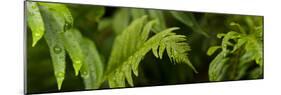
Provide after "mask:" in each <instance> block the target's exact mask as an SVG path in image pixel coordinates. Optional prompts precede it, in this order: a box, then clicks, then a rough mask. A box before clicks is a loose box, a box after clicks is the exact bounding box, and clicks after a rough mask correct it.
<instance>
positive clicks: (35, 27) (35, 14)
mask: <svg viewBox="0 0 281 95" xmlns="http://www.w3.org/2000/svg"><path fill="white" fill-rule="evenodd" d="M26 4H27V5H26V6H27V24H28V26H29V27H30V29H31V31H32V47H34V46H35V45H36V43H37V42H38V41H39V40H40V39H41V38H42V37H43V35H44V32H45V27H44V22H43V19H42V17H41V13H40V11H39V8H38V6H37V3H36V2H27V3H26Z"/></svg>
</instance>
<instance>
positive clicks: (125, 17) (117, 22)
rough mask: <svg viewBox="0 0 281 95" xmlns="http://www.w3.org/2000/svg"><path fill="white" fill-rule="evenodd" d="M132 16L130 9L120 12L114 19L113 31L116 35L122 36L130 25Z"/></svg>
mask: <svg viewBox="0 0 281 95" xmlns="http://www.w3.org/2000/svg"><path fill="white" fill-rule="evenodd" d="M129 21H130V16H129V13H128V9H120V10H118V11H117V12H116V13H115V15H114V17H113V29H114V32H115V33H116V34H120V33H121V32H122V31H123V30H124V29H125V28H126V27H127V26H128V25H129Z"/></svg>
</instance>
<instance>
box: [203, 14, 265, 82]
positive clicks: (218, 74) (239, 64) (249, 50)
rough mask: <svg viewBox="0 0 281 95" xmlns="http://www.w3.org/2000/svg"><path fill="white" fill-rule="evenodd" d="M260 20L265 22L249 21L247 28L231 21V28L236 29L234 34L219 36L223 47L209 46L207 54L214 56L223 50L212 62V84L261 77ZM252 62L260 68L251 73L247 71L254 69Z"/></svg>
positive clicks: (210, 74)
mask: <svg viewBox="0 0 281 95" xmlns="http://www.w3.org/2000/svg"><path fill="white" fill-rule="evenodd" d="M261 21H262V19H257V18H247V20H246V22H248V23H247V27H241V25H240V24H239V23H235V22H231V23H230V26H231V27H234V30H233V31H230V32H227V33H226V34H218V35H217V36H218V38H222V43H221V46H213V47H210V48H209V50H208V53H207V54H208V55H212V54H213V53H214V52H215V51H216V50H217V49H219V48H221V49H222V51H221V52H220V53H219V54H218V55H217V56H216V57H215V59H214V60H213V61H212V62H211V63H210V67H209V79H210V81H222V80H238V79H241V78H243V77H245V76H246V77H250V78H253V77H254V78H258V77H262V70H263V69H262V68H263V60H262V59H263V58H262V57H263V54H262V52H263V51H262V46H263V43H262V34H261V33H262V28H261V27H262V22H261ZM245 26H246V25H245ZM247 30H248V31H247ZM252 63H255V64H257V65H258V66H257V67H256V68H255V69H254V70H251V71H249V72H250V73H249V74H248V73H246V72H248V71H247V70H248V69H249V68H251V67H252V66H253V64H252ZM255 64H254V65H255ZM253 73H254V74H253ZM252 75H255V76H252Z"/></svg>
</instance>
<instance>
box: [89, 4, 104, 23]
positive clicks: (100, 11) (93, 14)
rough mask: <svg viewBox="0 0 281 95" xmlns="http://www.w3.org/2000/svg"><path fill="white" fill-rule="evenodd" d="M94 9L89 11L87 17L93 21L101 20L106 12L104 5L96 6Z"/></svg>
mask: <svg viewBox="0 0 281 95" xmlns="http://www.w3.org/2000/svg"><path fill="white" fill-rule="evenodd" d="M92 10H93V11H89V12H88V13H87V14H86V18H87V19H88V20H92V21H97V22H98V21H100V18H101V17H102V16H103V15H104V14H105V8H104V7H102V6H95V7H93V8H92Z"/></svg>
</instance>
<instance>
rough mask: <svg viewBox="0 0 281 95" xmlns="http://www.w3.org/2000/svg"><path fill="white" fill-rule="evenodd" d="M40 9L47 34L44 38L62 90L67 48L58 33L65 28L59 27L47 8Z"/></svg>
mask: <svg viewBox="0 0 281 95" xmlns="http://www.w3.org/2000/svg"><path fill="white" fill-rule="evenodd" d="M39 8H40V11H41V13H42V18H43V20H44V22H45V28H46V33H45V35H44V38H45V40H46V42H47V44H48V46H49V49H50V54H51V58H52V63H53V67H54V73H55V77H56V80H57V84H58V89H59V90H60V89H61V85H62V83H63V80H64V75H65V48H64V46H63V38H62V36H61V34H60V32H58V31H63V28H62V27H57V26H58V23H57V19H55V18H54V17H53V15H52V12H50V10H48V8H47V7H45V6H39Z"/></svg>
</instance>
